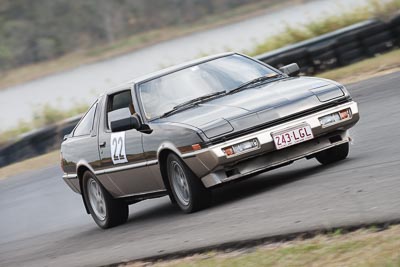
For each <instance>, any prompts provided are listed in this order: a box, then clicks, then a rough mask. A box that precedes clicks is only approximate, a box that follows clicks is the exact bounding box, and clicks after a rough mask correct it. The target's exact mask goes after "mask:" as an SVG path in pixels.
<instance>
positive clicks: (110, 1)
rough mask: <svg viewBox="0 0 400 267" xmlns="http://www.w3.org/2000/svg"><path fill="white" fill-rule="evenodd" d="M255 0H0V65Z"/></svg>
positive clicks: (189, 19)
mask: <svg viewBox="0 0 400 267" xmlns="http://www.w3.org/2000/svg"><path fill="white" fill-rule="evenodd" d="M257 1H259V0H0V69H2V70H5V69H10V68H15V67H17V66H21V65H24V64H30V63H36V62H40V61H44V60H49V59H53V58H56V57H59V56H62V55H64V54H66V53H69V52H72V51H76V50H79V49H87V48H90V47H91V46H96V45H102V44H108V43H112V42H114V41H116V40H118V39H121V38H124V37H127V36H132V35H134V34H138V33H142V32H145V31H149V30H153V29H160V28H163V27H168V26H176V25H185V24H188V23H194V22H196V21H198V20H200V19H201V18H203V17H205V16H207V15H215V14H219V13H220V12H224V11H227V10H229V9H232V8H235V7H238V6H240V5H244V4H248V3H251V2H257Z"/></svg>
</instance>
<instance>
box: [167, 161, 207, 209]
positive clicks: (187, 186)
mask: <svg viewBox="0 0 400 267" xmlns="http://www.w3.org/2000/svg"><path fill="white" fill-rule="evenodd" d="M167 170H168V179H169V183H170V185H171V191H172V194H173V196H174V198H175V200H176V203H177V204H178V206H179V207H180V209H181V210H182V211H183V212H185V213H191V212H195V211H197V210H200V209H203V208H205V207H207V206H208V205H209V204H210V203H211V192H210V191H209V190H208V189H207V188H205V187H204V185H203V183H202V182H201V180H200V179H199V178H198V177H196V175H195V174H194V173H193V172H192V171H191V170H190V169H189V168H188V167H187V166H186V165H185V163H184V162H183V161H182V160H181V159H180V158H179V157H178V156H176V155H175V154H170V155H169V156H168V158H167Z"/></svg>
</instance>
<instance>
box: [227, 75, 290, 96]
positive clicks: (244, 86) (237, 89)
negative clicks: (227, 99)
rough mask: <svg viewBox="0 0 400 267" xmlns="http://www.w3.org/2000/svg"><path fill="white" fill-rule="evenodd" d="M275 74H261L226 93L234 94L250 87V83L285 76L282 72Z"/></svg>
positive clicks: (253, 83)
mask: <svg viewBox="0 0 400 267" xmlns="http://www.w3.org/2000/svg"><path fill="white" fill-rule="evenodd" d="M274 74H275V75H267V76H261V77H258V78H255V79H253V80H250V81H248V82H245V83H243V84H241V85H239V86H238V87H236V88H235V89H232V90H229V91H227V92H226V94H233V93H236V92H238V91H241V90H243V89H245V88H248V87H249V86H250V85H255V84H257V83H261V82H264V81H266V80H271V79H276V78H280V77H282V76H283V75H282V74H278V73H274Z"/></svg>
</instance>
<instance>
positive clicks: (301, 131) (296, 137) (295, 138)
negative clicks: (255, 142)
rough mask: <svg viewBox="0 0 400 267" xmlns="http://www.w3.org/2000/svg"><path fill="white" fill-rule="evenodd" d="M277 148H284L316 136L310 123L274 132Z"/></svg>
mask: <svg viewBox="0 0 400 267" xmlns="http://www.w3.org/2000/svg"><path fill="white" fill-rule="evenodd" d="M272 138H273V139H274V142H275V146H276V149H282V148H285V147H288V146H293V145H295V144H298V143H302V142H304V141H307V140H310V139H313V138H314V135H313V133H312V131H311V127H310V125H308V124H302V125H299V126H296V127H294V128H290V129H288V130H284V131H281V132H277V133H272Z"/></svg>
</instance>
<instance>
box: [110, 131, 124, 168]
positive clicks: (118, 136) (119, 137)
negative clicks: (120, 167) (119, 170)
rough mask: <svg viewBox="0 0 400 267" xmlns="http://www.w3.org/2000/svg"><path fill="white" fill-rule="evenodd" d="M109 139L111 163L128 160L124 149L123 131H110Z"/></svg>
mask: <svg viewBox="0 0 400 267" xmlns="http://www.w3.org/2000/svg"><path fill="white" fill-rule="evenodd" d="M110 141H111V142H110V143H111V159H112V162H113V164H119V163H124V162H128V159H127V158H126V150H125V132H119V133H112V134H111V140H110Z"/></svg>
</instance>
